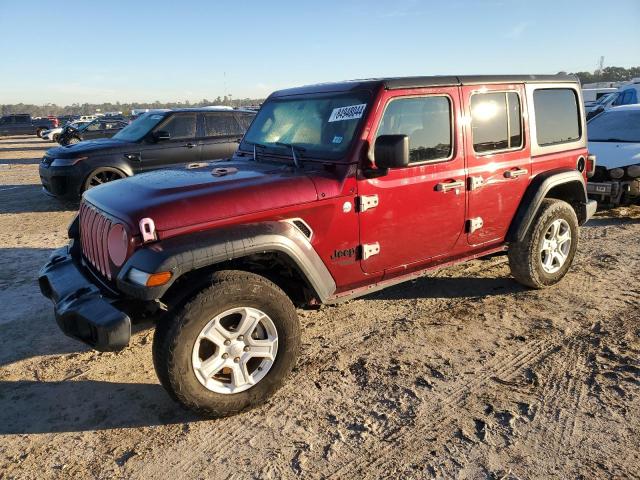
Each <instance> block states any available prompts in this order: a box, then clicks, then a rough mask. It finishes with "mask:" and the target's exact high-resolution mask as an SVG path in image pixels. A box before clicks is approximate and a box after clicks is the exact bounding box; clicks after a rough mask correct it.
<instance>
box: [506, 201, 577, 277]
mask: <svg viewBox="0 0 640 480" xmlns="http://www.w3.org/2000/svg"><path fill="white" fill-rule="evenodd" d="M578 233H579V230H578V219H577V217H576V212H575V211H574V210H573V208H572V207H571V205H569V204H568V203H567V202H564V201H562V200H556V199H552V198H548V199H545V200H543V201H542V205H541V206H540V209H539V210H538V212H537V214H536V217H535V218H534V220H533V222H532V224H531V226H530V227H529V231H528V232H527V234H526V236H525V238H524V239H523V240H522V242H514V243H512V244H511V245H510V246H509V252H508V256H509V266H510V267H511V274H512V275H513V277H514V278H515V279H516V280H517V281H518V282H519V283H521V284H523V285H526V286H527V287H531V288H544V287H548V286H551V285H555V284H556V283H558V282H559V281H560V280H562V278H563V277H564V276H565V274H566V273H567V271H568V270H569V268H570V267H571V264H572V263H573V259H574V257H575V253H576V249H577V248H578Z"/></svg>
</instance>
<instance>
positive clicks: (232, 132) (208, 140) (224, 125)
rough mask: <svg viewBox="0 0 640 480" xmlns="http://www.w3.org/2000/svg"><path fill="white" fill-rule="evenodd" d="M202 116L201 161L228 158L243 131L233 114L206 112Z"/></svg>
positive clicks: (236, 146) (236, 145)
mask: <svg viewBox="0 0 640 480" xmlns="http://www.w3.org/2000/svg"><path fill="white" fill-rule="evenodd" d="M201 115H202V137H201V138H199V139H198V141H199V143H200V144H201V145H202V150H201V154H200V158H201V160H202V161H209V160H219V159H221V158H228V157H230V156H231V155H233V152H235V151H236V149H237V148H238V143H239V142H240V139H241V138H242V135H243V133H244V132H243V130H242V128H241V127H240V124H239V123H238V120H237V119H236V116H235V114H234V112H231V111H229V112H206V113H203V114H201Z"/></svg>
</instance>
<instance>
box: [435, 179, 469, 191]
mask: <svg viewBox="0 0 640 480" xmlns="http://www.w3.org/2000/svg"><path fill="white" fill-rule="evenodd" d="M462 187H464V182H463V181H462V180H455V181H453V182H445V183H438V184H437V185H436V192H444V193H446V192H448V191H449V190H458V189H460V188H462Z"/></svg>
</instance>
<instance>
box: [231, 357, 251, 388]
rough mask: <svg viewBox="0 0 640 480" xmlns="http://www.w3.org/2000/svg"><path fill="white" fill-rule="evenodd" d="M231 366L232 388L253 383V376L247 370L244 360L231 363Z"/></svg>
mask: <svg viewBox="0 0 640 480" xmlns="http://www.w3.org/2000/svg"><path fill="white" fill-rule="evenodd" d="M230 367H231V383H232V384H233V388H234V389H236V388H241V387H245V386H246V385H253V383H254V381H253V376H251V375H250V374H249V372H248V371H247V364H246V363H245V362H240V363H233V364H231V365H230Z"/></svg>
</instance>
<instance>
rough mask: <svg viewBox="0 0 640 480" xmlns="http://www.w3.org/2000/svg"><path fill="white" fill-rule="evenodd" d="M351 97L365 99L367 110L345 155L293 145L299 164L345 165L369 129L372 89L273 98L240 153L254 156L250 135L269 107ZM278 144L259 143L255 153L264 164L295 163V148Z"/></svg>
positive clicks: (244, 140) (254, 125)
mask: <svg viewBox="0 0 640 480" xmlns="http://www.w3.org/2000/svg"><path fill="white" fill-rule="evenodd" d="M349 95H353V96H358V95H360V96H362V103H364V104H365V105H366V106H365V108H364V110H363V112H362V115H361V116H360V118H358V122H357V124H356V126H355V128H354V130H353V135H352V136H351V139H350V140H349V141H348V143H346V144H345V145H346V146H345V147H344V149H343V150H342V151H341V152H338V153H337V154H331V152H317V151H313V150H309V149H308V148H306V147H307V144H297V143H294V144H293V148H294V149H295V150H296V152H295V155H296V157H297V158H298V161H301V163H302V164H304V162H305V161H312V162H313V161H316V162H318V161H321V162H323V163H345V159H347V158H349V157H350V156H351V153H352V151H353V148H354V146H355V145H356V143H357V141H359V140H361V139H362V132H363V129H364V126H365V125H366V121H367V117H368V116H369V114H370V111H371V108H372V104H373V103H374V99H375V94H374V92H373V91H372V90H371V89H368V88H359V89H354V90H340V91H332V92H321V91H319V92H305V93H301V94H294V95H282V96H277V95H271V96H270V97H269V98H267V100H266V101H265V102H264V104H263V105H262V107H261V108H260V110H259V111H258V112H257V113H256V115H255V117H254V118H253V120H252V122H251V125H250V126H249V129H247V131H246V132H245V134H244V136H243V137H242V141H241V142H240V145H239V146H238V152H240V153H242V154H245V155H247V154H248V155H253V152H254V143H253V142H251V141H250V140H249V139H248V138H247V134H249V132H250V131H251V129H252V128H258V127H257V123H256V120H258V119H259V117H260V114H261V112H262V111H263V109H264V108H265V107H266V106H268V105H270V104H271V103H273V102H287V101H295V100H306V99H309V100H315V99H323V98H329V99H330V98H335V97H337V96H349ZM278 143H280V142H279V141H278V142H274V143H259V142H258V143H256V144H255V146H256V147H257V148H256V150H255V151H256V155H257V156H258V158H259V159H260V160H262V159H263V158H269V157H271V158H276V159H278V158H283V159H287V160H293V154H292V151H291V150H292V149H291V144H290V143H286V142H285V143H280V144H278Z"/></svg>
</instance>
